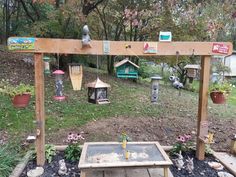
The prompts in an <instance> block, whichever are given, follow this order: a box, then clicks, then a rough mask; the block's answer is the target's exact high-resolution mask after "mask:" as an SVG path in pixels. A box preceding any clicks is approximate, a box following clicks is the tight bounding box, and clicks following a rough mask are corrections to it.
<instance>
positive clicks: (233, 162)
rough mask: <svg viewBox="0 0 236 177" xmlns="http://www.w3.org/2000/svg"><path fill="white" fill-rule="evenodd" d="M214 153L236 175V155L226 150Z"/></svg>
mask: <svg viewBox="0 0 236 177" xmlns="http://www.w3.org/2000/svg"><path fill="white" fill-rule="evenodd" d="M213 155H214V156H215V157H216V158H217V159H219V161H220V162H221V163H222V164H223V165H224V166H225V167H226V168H227V169H228V170H229V171H230V173H232V174H233V175H234V176H236V157H235V156H233V155H229V154H227V153H225V152H214V153H213Z"/></svg>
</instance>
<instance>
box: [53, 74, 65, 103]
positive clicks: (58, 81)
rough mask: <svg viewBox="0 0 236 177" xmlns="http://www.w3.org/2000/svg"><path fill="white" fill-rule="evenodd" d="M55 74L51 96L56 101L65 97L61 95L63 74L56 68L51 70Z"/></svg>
mask: <svg viewBox="0 0 236 177" xmlns="http://www.w3.org/2000/svg"><path fill="white" fill-rule="evenodd" d="M53 74H54V75H55V94H56V95H55V96H54V97H53V99H54V100H56V101H63V100H65V99H66V97H65V96H64V95H63V87H64V86H63V75H64V74H65V72H64V71H62V70H56V71H54V72H53Z"/></svg>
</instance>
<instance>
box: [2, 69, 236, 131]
mask: <svg viewBox="0 0 236 177" xmlns="http://www.w3.org/2000/svg"><path fill="white" fill-rule="evenodd" d="M93 72H94V71H93ZM87 73H89V75H92V78H93V79H94V78H95V77H96V76H95V74H94V73H91V70H89V71H87ZM100 76H101V79H102V80H104V81H105V82H107V83H109V84H111V89H110V90H109V98H110V101H111V104H108V105H95V104H90V103H88V102H87V89H86V88H83V89H82V90H81V91H73V90H72V86H71V83H70V80H69V79H67V80H66V81H65V94H66V95H67V96H68V100H67V101H65V102H56V101H53V100H52V96H53V94H54V85H53V84H54V80H53V78H49V79H48V78H47V79H46V80H47V81H46V84H45V85H46V86H45V87H46V88H45V93H46V97H45V112H46V131H47V132H51V131H56V130H59V129H63V128H64V129H70V128H71V129H72V128H75V127H79V126H81V125H84V124H86V123H87V122H89V121H92V120H98V119H102V118H110V117H117V116H126V117H142V116H143V117H168V116H173V115H176V116H179V117H184V116H185V115H192V116H193V117H196V115H197V109H198V107H197V103H198V94H197V93H194V92H189V91H185V90H183V91H181V96H179V91H178V90H176V89H174V88H172V87H171V86H170V85H169V84H167V85H161V88H160V97H159V100H160V101H159V103H160V104H158V105H152V104H151V103H150V86H149V83H145V84H140V83H134V82H132V81H127V80H119V79H116V78H113V77H108V76H107V75H105V74H104V75H103V74H100ZM85 80H86V74H85ZM90 81H91V79H90ZM87 82H88V81H87V80H86V83H87ZM233 95H234V96H232V97H231V98H230V101H229V105H228V107H227V109H226V108H225V106H219V105H213V104H211V103H210V104H209V105H210V111H209V114H210V116H214V117H220V118H232V117H234V115H235V113H236V111H235V108H236V97H235V96H236V89H234V91H233ZM0 100H1V102H0V110H1V111H0V117H1V119H0V129H2V130H7V131H8V132H9V133H10V134H11V135H17V136H19V135H22V136H26V135H27V134H30V133H32V132H33V130H34V128H35V124H34V123H33V122H34V120H35V112H34V98H33V99H32V100H31V103H30V105H29V107H27V108H26V109H15V108H13V107H12V105H11V101H10V99H9V97H7V96H0ZM209 102H210V101H209Z"/></svg>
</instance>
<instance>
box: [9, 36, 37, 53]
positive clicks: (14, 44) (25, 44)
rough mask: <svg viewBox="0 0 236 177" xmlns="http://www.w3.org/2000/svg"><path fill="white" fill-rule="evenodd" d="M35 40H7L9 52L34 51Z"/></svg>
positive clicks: (22, 38) (16, 38)
mask: <svg viewBox="0 0 236 177" xmlns="http://www.w3.org/2000/svg"><path fill="white" fill-rule="evenodd" d="M34 44H35V38H25V37H11V38H8V40H7V45H8V49H9V50H34V49H35V45H34Z"/></svg>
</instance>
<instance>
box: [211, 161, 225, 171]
mask: <svg viewBox="0 0 236 177" xmlns="http://www.w3.org/2000/svg"><path fill="white" fill-rule="evenodd" d="M208 165H209V166H210V167H211V168H214V169H215V170H223V168H224V167H223V165H221V163H219V162H208Z"/></svg>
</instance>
